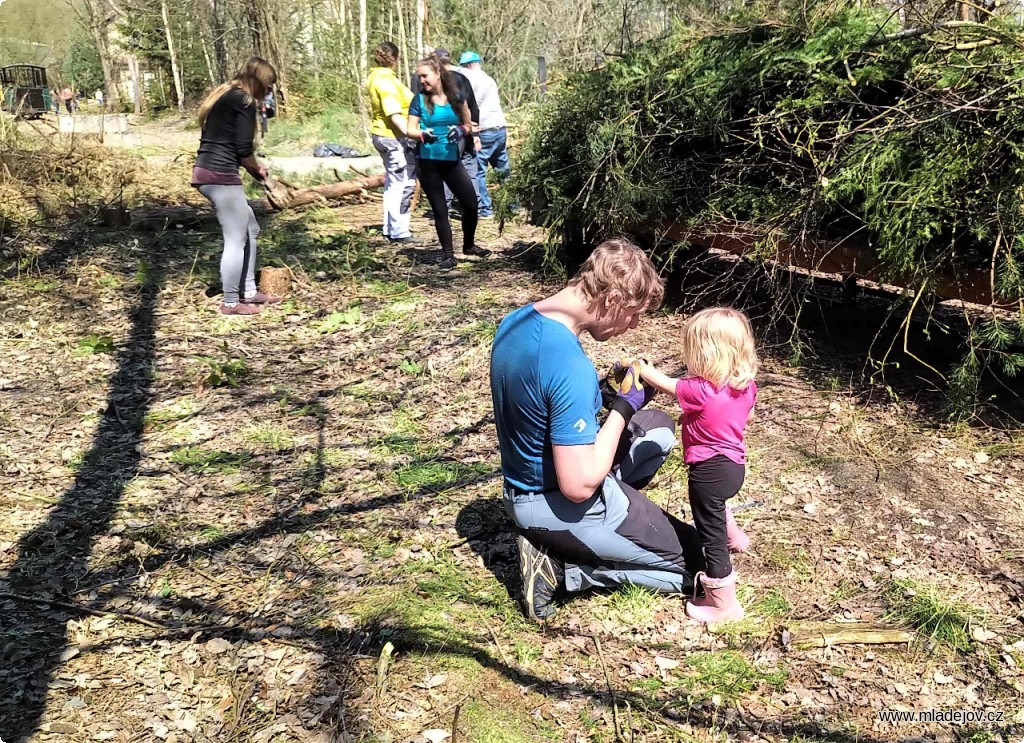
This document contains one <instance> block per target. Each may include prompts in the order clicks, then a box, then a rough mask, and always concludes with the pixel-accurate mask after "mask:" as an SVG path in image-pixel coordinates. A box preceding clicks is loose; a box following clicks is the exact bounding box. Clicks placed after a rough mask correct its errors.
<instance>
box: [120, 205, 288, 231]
mask: <svg viewBox="0 0 1024 743" xmlns="http://www.w3.org/2000/svg"><path fill="white" fill-rule="evenodd" d="M249 206H251V207H252V210H253V211H254V212H255V213H256V215H257V216H261V215H264V214H266V213H267V212H269V211H270V202H269V201H267V200H266V199H250V200H249ZM216 223H217V215H215V214H214V213H213V208H212V207H208V206H190V205H188V204H180V205H178V206H151V207H143V208H142V209H133V210H132V212H131V226H132V229H135V230H146V231H150V232H159V231H161V230H175V229H184V228H192V227H200V226H205V225H207V224H216ZM108 226H117V225H113V224H111V225H108Z"/></svg>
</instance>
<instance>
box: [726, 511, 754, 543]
mask: <svg viewBox="0 0 1024 743" xmlns="http://www.w3.org/2000/svg"><path fill="white" fill-rule="evenodd" d="M725 529H726V531H727V532H728V534H729V551H730V552H746V551H747V550H748V549H750V537H748V536H747V535H746V534H745V533H744V531H743V530H742V529H741V528H740V526H739V524H737V523H736V517H735V516H733V515H732V509H731V508H729V506H726V507H725Z"/></svg>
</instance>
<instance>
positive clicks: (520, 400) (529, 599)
mask: <svg viewBox="0 0 1024 743" xmlns="http://www.w3.org/2000/svg"><path fill="white" fill-rule="evenodd" d="M663 293H664V287H663V282H662V280H661V278H660V277H659V276H658V274H657V271H656V270H655V268H654V266H653V265H652V264H651V261H650V259H649V258H648V257H647V256H646V255H645V254H644V252H643V251H642V250H640V248H638V247H636V246H635V245H633V244H632V243H630V242H628V241H626V240H607V241H605V242H604V243H602V244H601V245H599V246H598V247H597V249H596V250H594V252H593V253H592V254H591V256H590V257H589V258H588V259H587V261H586V262H585V263H584V264H583V267H582V268H581V269H580V271H579V273H578V274H576V276H575V277H573V279H572V280H571V281H569V284H568V285H567V286H566V287H565V288H564V289H562V290H561V291H560V292H558V293H557V294H555V295H553V296H551V297H548V298H547V299H543V300H541V301H539V302H536V303H535V304H530V305H527V306H526V307H523V308H521V309H518V310H516V311H514V312H512V313H510V314H509V315H508V316H506V317H505V319H504V320H502V322H501V325H500V326H499V328H498V332H497V334H496V335H495V338H494V345H493V347H492V350H491V396H492V398H493V401H494V418H495V421H496V423H497V426H498V442H499V445H500V448H501V469H502V474H503V475H504V478H505V484H504V502H505V509H506V510H507V511H508V513H509V515H510V516H511V517H512V519H513V520H514V521H515V522H516V525H517V526H518V527H519V530H520V537H519V566H520V570H521V572H522V577H523V600H524V603H525V608H526V612H527V614H528V615H529V616H530V617H531V618H533V619H535V620H538V621H544V620H547V619H549V618H550V617H552V616H553V615H554V613H555V611H556V607H555V600H556V599H557V598H559V595H560V594H561V593H562V592H568V593H574V592H577V591H583V590H586V589H587V588H594V587H605V588H609V587H614V586H619V585H623V584H626V583H634V584H637V585H641V586H646V587H648V588H651V589H653V590H655V591H661V592H665V593H683V592H686V591H688V590H691V589H692V587H693V575H694V574H695V573H696V572H697V571H699V570H702V569H703V559H704V558H703V556H702V554H701V549H700V541H699V537H698V536H697V533H696V531H695V530H694V529H693V527H692V526H689V525H687V524H684V523H682V522H681V521H679V520H678V519H676V518H674V517H672V516H670V515H669V514H667V513H665V511H663V510H662V509H661V508H659V507H658V506H656V505H655V504H653V503H652V502H651V501H650V500H648V499H647V497H646V496H645V495H644V494H643V493H641V492H640V491H639V490H638V489H637V488H643V487H646V486H647V484H648V483H649V482H650V480H651V478H652V477H653V476H654V473H655V472H656V471H657V470H658V468H659V467H660V466H661V465H662V463H663V462H664V461H665V459H666V458H667V457H668V454H669V452H670V451H671V450H672V447H673V446H675V424H674V422H673V420H672V418H671V417H670V416H669V415H668V414H666V413H663V412H661V411H658V410H642V408H643V407H644V405H645V404H646V403H647V402H648V401H649V400H650V397H651V396H652V394H653V393H652V392H651V391H650V390H649V389H646V388H644V387H643V385H642V384H641V383H640V382H639V370H638V369H637V368H636V367H635V366H626V367H621V366H620V367H619V369H618V370H617V379H618V383H617V385H616V395H615V396H614V398H613V399H612V401H611V405H610V407H611V410H610V412H609V413H608V417H607V419H606V420H605V422H604V425H600V424H599V423H598V420H597V414H598V411H599V410H600V409H601V404H602V397H601V391H600V386H599V383H598V377H597V371H596V370H595V368H594V365H593V363H591V361H590V359H589V358H587V355H586V354H585V353H584V352H583V347H582V346H581V345H580V341H579V337H580V336H581V335H582V334H583V333H584V332H587V333H589V334H590V335H591V337H593V338H594V339H595V340H597V341H606V340H608V339H609V338H614V337H616V336H618V335H622V334H623V333H625V332H626V331H627V330H631V329H632V328H635V327H636V325H637V322H638V321H639V319H640V315H641V314H643V313H644V312H646V311H648V310H651V309H654V308H656V307H657V306H658V305H660V304H661V300H662V296H663Z"/></svg>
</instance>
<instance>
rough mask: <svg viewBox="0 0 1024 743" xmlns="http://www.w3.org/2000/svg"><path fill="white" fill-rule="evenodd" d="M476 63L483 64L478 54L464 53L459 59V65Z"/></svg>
mask: <svg viewBox="0 0 1024 743" xmlns="http://www.w3.org/2000/svg"><path fill="white" fill-rule="evenodd" d="M474 62H483V60H482V59H480V55H479V54H477V53H476V52H463V53H462V56H461V57H459V64H473V63H474Z"/></svg>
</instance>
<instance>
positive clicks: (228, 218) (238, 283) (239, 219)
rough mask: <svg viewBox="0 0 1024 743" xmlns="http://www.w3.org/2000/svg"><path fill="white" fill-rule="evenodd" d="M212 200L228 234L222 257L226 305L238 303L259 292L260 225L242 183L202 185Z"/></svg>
mask: <svg viewBox="0 0 1024 743" xmlns="http://www.w3.org/2000/svg"><path fill="white" fill-rule="evenodd" d="M199 193H201V194H202V195H203V196H205V197H206V198H208V199H209V200H210V203H211V204H213V209H214V211H215V212H216V213H217V221H218V222H220V228H221V230H222V231H223V233H224V252H223V253H222V254H221V257H220V281H221V284H222V286H223V287H224V304H232V303H234V302H238V301H239V300H240V299H242V298H243V297H244V296H250V297H251V296H252V295H254V294H255V293H256V237H257V236H258V235H259V234H260V225H259V222H257V221H256V215H255V214H253V212H252V207H251V206H249V201H248V200H247V199H246V198H245V190H244V189H243V188H242V187H241V186H212V185H205V186H199Z"/></svg>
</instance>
